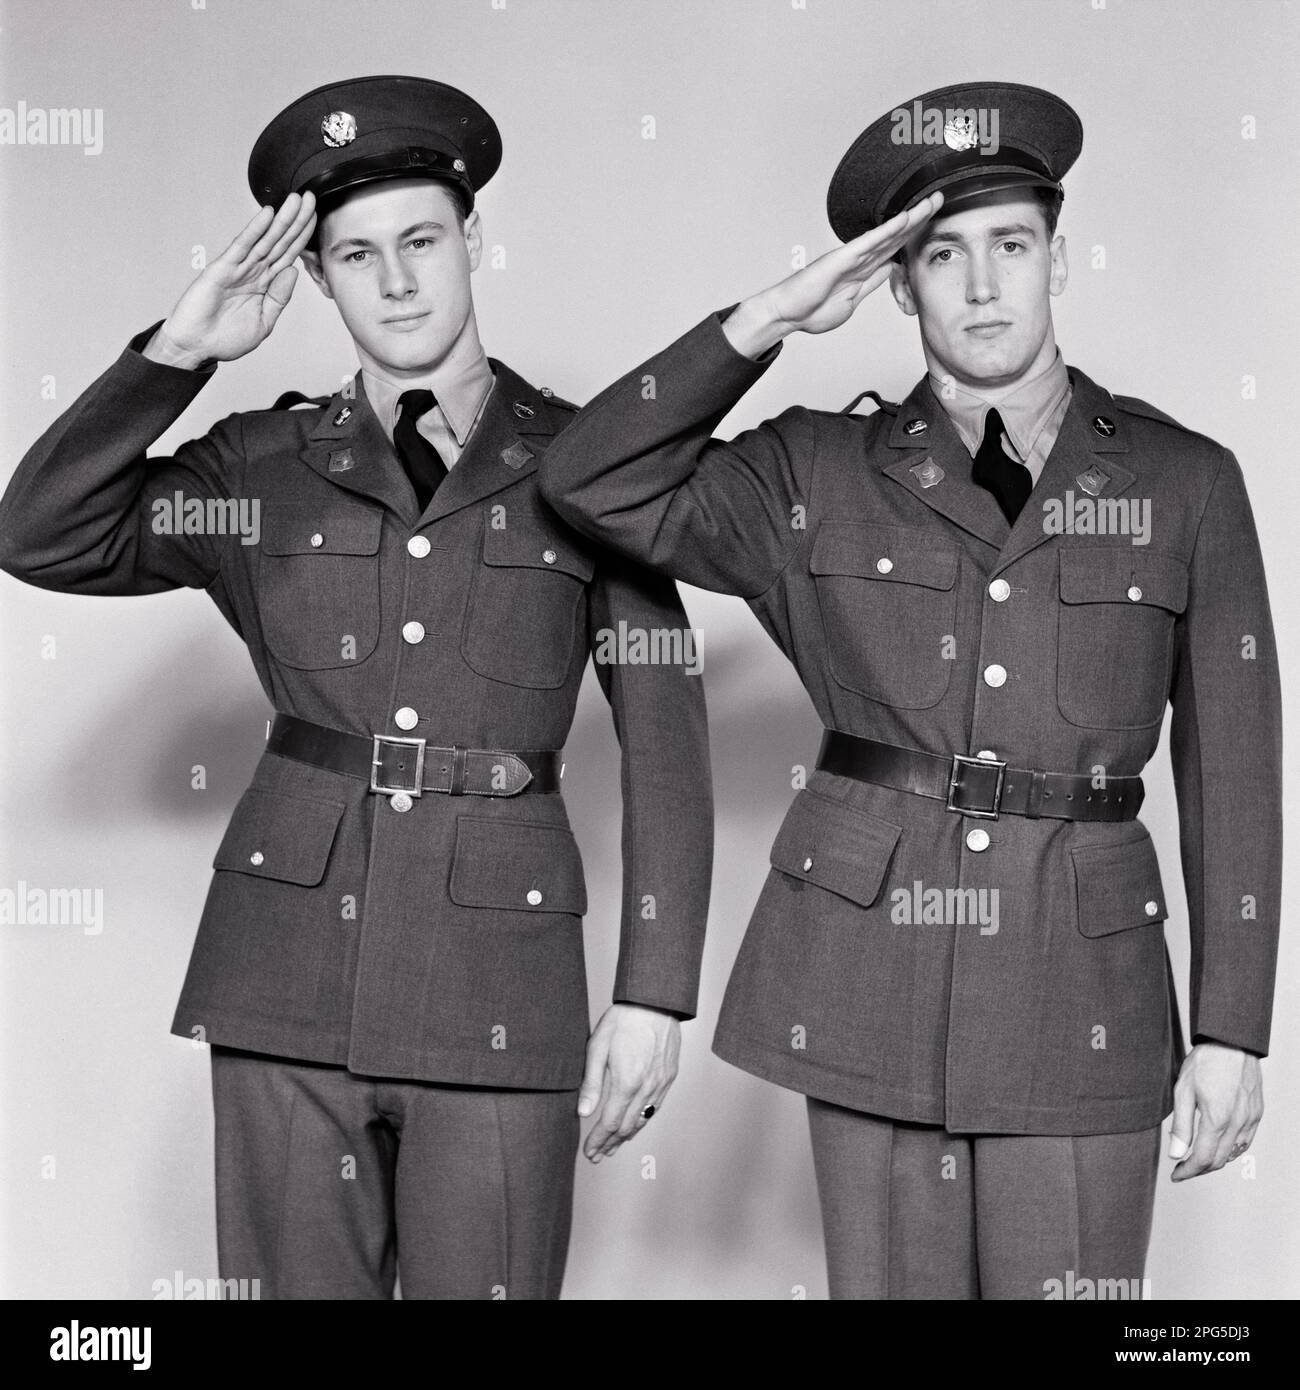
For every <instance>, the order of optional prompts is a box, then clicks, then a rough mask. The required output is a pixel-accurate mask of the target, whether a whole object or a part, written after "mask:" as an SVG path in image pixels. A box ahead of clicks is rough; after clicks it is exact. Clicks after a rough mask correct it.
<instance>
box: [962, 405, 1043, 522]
mask: <svg viewBox="0 0 1300 1390" xmlns="http://www.w3.org/2000/svg"><path fill="white" fill-rule="evenodd" d="M971 478H972V479H973V480H974V481H975V482H976V483H978V484H979V485H980V487H982V488H984V489H986V490H987V491H988V492H991V493H992V494H993V496H994V498H995V499H996V500H997V504H998V506H999V507H1001V508H1002V512H1003V515H1004V516H1005V517H1006V519H1007V520H1008V521H1009V522H1010V523H1011V524H1012V525H1013V526H1014V525H1015V524H1016V517H1018V516H1019V515H1020V511H1021V508H1022V507H1023V506H1024V505H1025V503H1026V502H1027V501H1028V500H1029V494H1030V493H1031V492H1032V491H1033V488H1034V480H1033V477H1032V476H1031V475H1030V472H1029V469H1027V468H1026V467H1025V465H1024V464H1023V463H1017V462H1016V461H1015V459H1010V458H1008V457H1007V455H1006V452H1005V451H1004V450H1003V448H1002V417H1001V416H1000V415H999V414H998V413H997V411H996V410H990V411H989V413H988V414H987V415H986V416H985V417H984V438H983V439H981V440H980V447H979V452H978V453H977V454H976V455H975V463H974V465H973V467H972V468H971Z"/></svg>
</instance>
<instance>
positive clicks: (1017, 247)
mask: <svg viewBox="0 0 1300 1390" xmlns="http://www.w3.org/2000/svg"><path fill="white" fill-rule="evenodd" d="M1002 249H1003V250H1004V251H1006V250H1008V249H1010V250H1011V251H1013V252H1014V251H1023V250H1024V249H1025V247H1024V243H1023V242H1020V241H1004V242H1003V243H1002Z"/></svg>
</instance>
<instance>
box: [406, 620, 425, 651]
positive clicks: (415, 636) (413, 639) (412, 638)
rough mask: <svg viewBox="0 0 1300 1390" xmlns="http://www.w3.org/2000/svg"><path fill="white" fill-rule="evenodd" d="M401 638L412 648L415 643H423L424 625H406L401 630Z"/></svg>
mask: <svg viewBox="0 0 1300 1390" xmlns="http://www.w3.org/2000/svg"><path fill="white" fill-rule="evenodd" d="M402 637H403V639H404V640H405V641H407V642H409V643H410V644H411V645H412V646H414V645H415V644H416V643H417V642H423V641H424V624H423V623H407V624H406V625H405V626H404V627H403V628H402Z"/></svg>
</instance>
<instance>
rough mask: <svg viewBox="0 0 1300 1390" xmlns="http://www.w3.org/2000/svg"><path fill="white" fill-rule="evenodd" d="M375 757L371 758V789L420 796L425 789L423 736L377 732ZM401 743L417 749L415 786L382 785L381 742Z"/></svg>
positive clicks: (384, 793)
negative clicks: (403, 735)
mask: <svg viewBox="0 0 1300 1390" xmlns="http://www.w3.org/2000/svg"><path fill="white" fill-rule="evenodd" d="M374 739H375V744H374V757H372V758H371V760H370V790H371V791H372V792H379V793H381V794H382V795H384V796H388V795H391V794H393V793H394V792H405V793H406V794H407V795H408V796H417V797H418V796H420V795H421V794H422V793H423V791H424V746H425V740H424V739H422V738H398V737H396V736H394V735H390V734H375V736H374ZM383 743H400V744H403V745H404V746H406V747H409V748H414V749H415V778H414V781H415V785H414V786H413V787H390V786H381V785H380V783H379V780H378V779H379V766H380V744H383Z"/></svg>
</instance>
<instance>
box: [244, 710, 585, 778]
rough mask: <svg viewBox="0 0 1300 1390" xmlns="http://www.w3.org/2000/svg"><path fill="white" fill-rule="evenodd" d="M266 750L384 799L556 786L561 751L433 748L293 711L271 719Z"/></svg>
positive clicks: (426, 744) (419, 739) (428, 744)
mask: <svg viewBox="0 0 1300 1390" xmlns="http://www.w3.org/2000/svg"><path fill="white" fill-rule="evenodd" d="M266 746H267V748H268V749H269V750H270V751H271V752H272V753H278V754H279V755H280V756H281V757H282V758H294V759H296V760H297V761H298V762H300V763H310V764H311V765H312V766H313V767H323V768H325V769H326V770H327V771H329V772H341V773H343V774H344V775H345V776H347V777H358V778H360V779H361V780H362V781H363V782H368V783H369V784H370V790H371V791H372V792H381V793H383V794H384V795H393V794H396V793H398V792H405V793H406V794H407V795H408V796H420V795H421V794H422V793H424V792H442V793H443V794H444V795H447V796H518V795H519V794H520V793H521V792H556V791H559V789H560V767H561V764H560V754H559V752H558V751H556V750H553V749H515V750H513V751H510V752H507V751H505V750H503V749H495V748H461V747H459V746H456V745H453V746H452V747H450V748H437V747H434V746H433V745H432V744H430V743H426V742H425V740H424V739H422V738H396V737H392V736H390V735H388V734H373V735H369V734H349V733H345V732H344V731H343V730H342V729H327V728H326V727H325V726H324V725H323V724H312V723H311V722H310V721H308V720H306V719H299V718H297V716H296V715H292V714H277V715H276V716H275V719H274V720H273V721H272V723H271V734H270V737H269V738H268V739H267V741H266Z"/></svg>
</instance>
